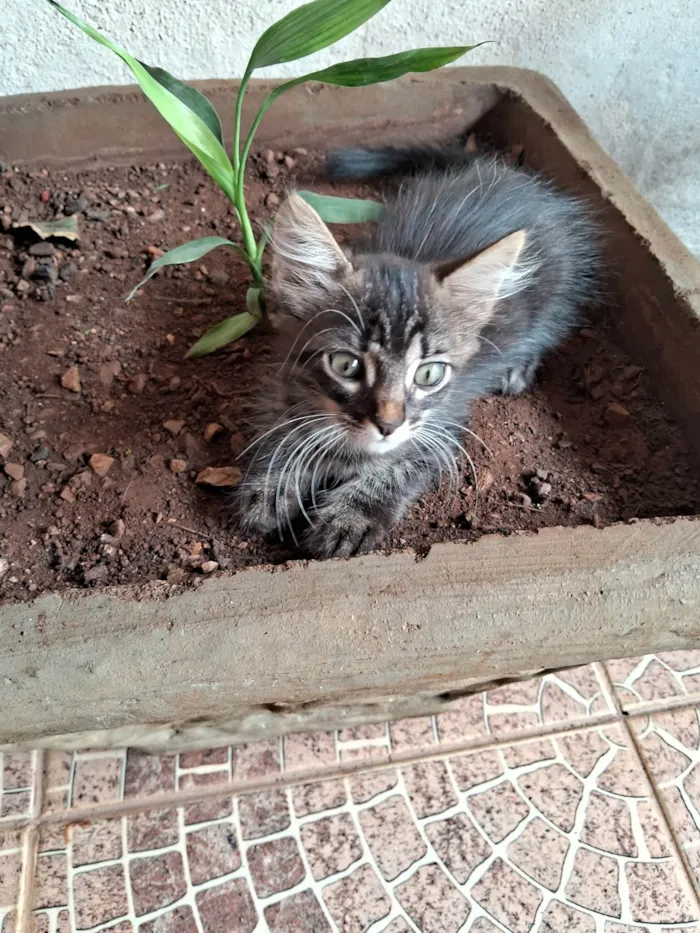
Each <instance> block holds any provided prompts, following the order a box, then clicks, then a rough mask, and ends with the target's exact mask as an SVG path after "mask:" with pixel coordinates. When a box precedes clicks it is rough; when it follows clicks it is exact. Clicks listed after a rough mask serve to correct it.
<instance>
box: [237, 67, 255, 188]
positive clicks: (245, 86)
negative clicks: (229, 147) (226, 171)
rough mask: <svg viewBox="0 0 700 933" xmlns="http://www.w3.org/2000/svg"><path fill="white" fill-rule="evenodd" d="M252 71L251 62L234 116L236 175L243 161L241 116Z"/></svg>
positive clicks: (241, 87) (244, 76)
mask: <svg viewBox="0 0 700 933" xmlns="http://www.w3.org/2000/svg"><path fill="white" fill-rule="evenodd" d="M252 73H253V69H252V68H251V67H250V63H249V64H248V66H247V67H246V70H245V72H244V74H243V77H242V78H241V83H240V85H239V87H238V94H237V95H236V112H235V114H234V117H233V168H234V171H235V173H236V175H238V169H239V166H240V161H241V117H242V115H243V98H244V97H245V92H246V88H247V87H248V82H249V81H250V76H251V74H252Z"/></svg>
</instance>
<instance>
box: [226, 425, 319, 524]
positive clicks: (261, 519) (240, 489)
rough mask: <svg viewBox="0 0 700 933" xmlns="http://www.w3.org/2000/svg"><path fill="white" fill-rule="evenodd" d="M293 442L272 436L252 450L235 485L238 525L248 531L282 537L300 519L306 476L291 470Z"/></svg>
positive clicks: (305, 489) (292, 464) (305, 490)
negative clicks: (246, 464) (241, 475)
mask: <svg viewBox="0 0 700 933" xmlns="http://www.w3.org/2000/svg"><path fill="white" fill-rule="evenodd" d="M294 450H295V445H294V444H293V443H290V442H285V443H282V444H281V445H280V444H278V443H276V442H274V438H271V440H270V442H269V443H266V442H265V441H263V443H262V444H261V445H260V446H259V447H258V448H255V449H253V450H252V451H251V454H252V457H251V461H250V462H249V465H248V467H247V469H245V468H244V472H243V478H242V480H241V482H240V484H239V485H238V486H237V487H236V499H237V509H238V515H239V521H240V524H241V526H242V527H243V528H244V529H245V530H246V531H247V532H250V533H253V534H258V535H268V534H271V533H272V532H275V531H276V532H277V533H278V534H279V536H280V537H282V536H283V535H284V534H285V533H286V532H287V531H289V530H290V529H291V526H292V524H293V523H294V522H295V521H296V520H297V519H298V518H299V516H300V515H301V511H302V508H303V505H302V503H303V501H304V497H305V495H306V492H307V485H308V484H307V483H306V476H305V474H302V475H301V476H300V477H297V475H296V472H295V471H294V469H293V466H294V463H293V462H292V458H293V456H294Z"/></svg>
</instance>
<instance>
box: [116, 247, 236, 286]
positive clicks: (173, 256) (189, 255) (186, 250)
mask: <svg viewBox="0 0 700 933" xmlns="http://www.w3.org/2000/svg"><path fill="white" fill-rule="evenodd" d="M217 246H232V247H233V249H235V250H238V252H239V253H242V252H243V251H242V250H241V248H240V246H237V245H236V244H235V243H232V242H231V241H230V240H226V239H224V237H222V236H205V237H202V238H201V239H200V240H190V241H189V242H188V243H183V244H182V246H176V247H175V249H171V250H168V252H167V253H165V254H164V255H163V256H159V257H158V259H154V260H153V262H152V263H151V265H150V266H149V268H148V272H147V273H146V274H145V275H144V277H143V278H142V279H141V281H140V282H139V283H138V285H135V286H134V287H133V288H132V289H131V291H130V292H129V294H128V295H127V296H126V300H127V301H131V299H132V298H133V297H134V295H135V294H136V292H137V291H138V290H139V289H140V288H141V286H142V285H144V284H145V283H146V282H147V281H148V280H149V279H150V278H151V276H152V275H155V273H156V272H157V271H158V270H159V269H162V268H163V266H177V265H182V264H183V263H186V262H196V260H197V259H201V258H202V256H206V254H207V253H210V252H211V251H212V250H213V249H216V248H217Z"/></svg>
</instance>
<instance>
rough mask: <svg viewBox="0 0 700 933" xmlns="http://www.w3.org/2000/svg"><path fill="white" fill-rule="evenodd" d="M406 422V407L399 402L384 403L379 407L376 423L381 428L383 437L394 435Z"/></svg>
mask: <svg viewBox="0 0 700 933" xmlns="http://www.w3.org/2000/svg"><path fill="white" fill-rule="evenodd" d="M405 420H406V412H405V410H404V406H403V405H402V404H401V403H399V402H384V403H383V404H379V405H377V415H376V417H375V419H374V423H375V424H376V425H377V427H378V428H379V432H380V434H381V435H382V437H388V436H389V435H390V434H393V433H394V431H395V430H396V429H397V428H400V427H401V425H402V424H403V423H404V421H405Z"/></svg>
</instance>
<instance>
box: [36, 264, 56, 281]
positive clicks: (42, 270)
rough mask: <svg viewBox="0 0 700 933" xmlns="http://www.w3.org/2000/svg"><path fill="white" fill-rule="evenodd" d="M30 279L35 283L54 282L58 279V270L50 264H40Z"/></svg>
mask: <svg viewBox="0 0 700 933" xmlns="http://www.w3.org/2000/svg"><path fill="white" fill-rule="evenodd" d="M32 278H33V279H35V280H36V281H37V282H55V281H56V280H57V279H58V269H57V268H56V266H55V265H54V264H53V263H52V262H41V263H39V264H38V265H37V267H36V269H35V270H34V273H33V275H32Z"/></svg>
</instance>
